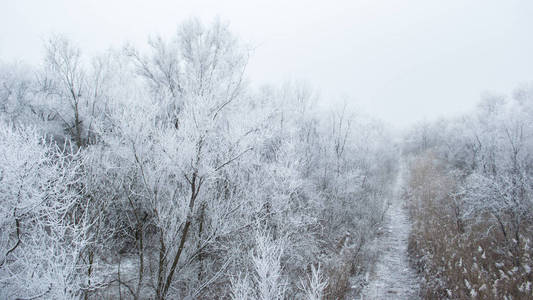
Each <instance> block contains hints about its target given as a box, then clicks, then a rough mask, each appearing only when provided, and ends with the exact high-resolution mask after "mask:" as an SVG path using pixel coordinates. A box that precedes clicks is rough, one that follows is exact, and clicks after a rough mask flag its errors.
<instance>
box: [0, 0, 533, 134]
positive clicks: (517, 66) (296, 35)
mask: <svg viewBox="0 0 533 300" xmlns="http://www.w3.org/2000/svg"><path fill="white" fill-rule="evenodd" d="M532 15H533V2H531V1H521V0H510V1H481V0H475V1H460V0H452V1H422V0H412V1H383V0H379V1H335V2H326V1H290V2H287V1H278V0H274V1H205V0H202V1H138V0H133V1H124V0H120V1H112V2H109V1H101V0H98V1H75V2H73V1H66V0H65V1H59V0H53V1H27V0H21V1H6V2H5V3H3V5H2V9H1V10H0V60H2V61H3V62H11V61H13V60H17V61H22V62H25V63H28V64H35V63H40V62H41V61H42V55H43V52H44V51H43V46H42V45H43V43H44V41H45V40H46V39H47V38H48V37H49V36H50V34H53V33H58V34H62V35H65V36H66V37H68V38H70V39H72V40H73V41H75V42H76V43H78V44H79V46H80V48H81V49H83V52H84V55H87V56H91V55H93V54H95V53H99V52H103V51H105V50H106V49H107V48H108V47H110V46H112V47H114V48H117V49H118V48H120V47H122V45H123V44H124V43H125V42H130V43H132V44H134V45H136V46H143V45H146V40H147V39H148V37H149V36H150V35H155V34H161V35H162V36H163V37H167V38H168V37H170V36H171V35H172V34H173V33H174V32H175V30H176V27H177V24H179V23H180V22H181V21H183V20H186V19H188V18H190V17H192V16H194V17H198V18H200V19H201V20H202V21H204V22H207V23H209V22H211V21H212V20H213V18H215V17H219V18H220V19H221V20H223V21H225V22H229V24H230V28H231V30H232V31H233V32H234V33H235V34H237V35H238V36H239V37H240V38H241V39H242V40H243V41H244V42H246V43H247V44H248V46H249V47H250V49H251V50H252V51H251V57H250V61H249V64H248V68H247V74H248V76H249V77H250V78H251V79H252V82H253V83H254V84H268V83H272V84H279V83H281V82H283V81H292V80H294V81H304V82H307V83H309V85H310V86H312V87H313V88H315V89H316V90H318V91H319V92H320V95H321V101H322V102H321V103H322V105H326V106H327V105H328V104H329V103H331V102H341V101H347V102H348V103H350V104H351V105H354V106H356V107H359V108H360V109H361V110H362V111H364V112H365V113H367V114H371V115H373V116H375V117H377V118H380V119H383V120H384V121H386V122H388V123H390V124H392V125H394V126H395V127H400V128H403V127H405V126H407V125H411V124H413V123H415V122H417V121H420V120H433V119H436V118H438V117H441V116H443V117H446V116H451V115H455V114H457V113H461V112H464V111H467V110H469V109H471V108H472V107H474V106H475V103H477V101H478V100H479V98H480V95H481V94H482V93H484V92H487V91H488V92H491V91H494V92H498V93H506V94H510V93H512V90H513V88H515V87H516V86H519V85H520V84H524V83H526V82H528V81H531V80H532V79H533V74H532V73H533V72H532V70H533V58H532V56H531V53H533V38H532V35H531V28H533V18H531V16H532Z"/></svg>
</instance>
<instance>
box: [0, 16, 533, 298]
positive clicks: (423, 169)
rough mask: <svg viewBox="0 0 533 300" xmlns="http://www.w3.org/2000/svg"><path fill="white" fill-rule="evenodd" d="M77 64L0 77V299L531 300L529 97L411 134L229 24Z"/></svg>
mask: <svg viewBox="0 0 533 300" xmlns="http://www.w3.org/2000/svg"><path fill="white" fill-rule="evenodd" d="M82 50H83V49H79V48H78V46H77V45H76V43H75V42H74V41H71V40H68V39H66V38H64V37H62V36H53V37H51V38H50V39H48V40H47V41H46V42H45V45H44V49H43V51H44V54H45V55H44V57H45V59H44V61H43V62H42V64H40V65H38V66H28V65H24V64H23V63H16V64H15V63H11V64H9V63H4V64H2V65H0V299H158V300H160V299H236V300H237V299H239V300H240V299H263V300H267V299H268V300H270V299H314V300H318V299H352V298H356V299H415V298H418V297H420V298H422V299H446V298H449V299H466V298H476V299H526V298H532V297H533V288H532V286H531V282H532V281H533V278H532V277H533V274H531V266H532V265H533V262H532V260H531V259H532V258H531V239H532V238H533V236H532V233H533V210H532V208H533V206H532V193H533V182H532V178H533V155H532V149H533V109H532V108H533V87H532V86H531V85H524V86H521V87H520V88H518V89H517V90H516V91H515V92H514V93H513V94H512V95H511V96H487V97H485V98H484V99H483V100H482V101H481V103H480V104H479V106H478V108H477V109H476V110H475V111H472V112H470V113H467V114H465V115H464V116H459V117H456V118H450V119H445V120H440V121H436V122H428V123H421V124H417V125H415V126H413V128H412V129H411V130H409V131H408V132H407V133H406V134H403V135H400V134H393V133H392V132H396V131H392V130H390V128H388V127H387V126H386V125H384V124H383V123H382V122H380V121H377V120H375V119H373V118H371V117H368V116H365V115H364V114H362V113H360V112H357V111H354V110H352V109H351V108H350V106H349V105H337V106H333V107H331V108H328V109H327V110H326V109H320V108H319V107H318V105H317V102H318V101H319V99H318V96H317V93H316V92H315V91H314V90H313V89H312V87H310V86H307V85H305V84H299V83H295V82H289V83H286V84H283V85H280V86H261V87H255V85H254V86H252V85H251V84H249V78H248V77H247V75H246V72H245V71H246V66H247V63H248V60H249V59H250V49H248V48H247V47H246V45H245V44H243V43H242V42H241V41H240V40H239V39H237V38H236V36H235V35H234V34H233V33H232V32H230V31H229V29H228V26H227V25H226V24H225V23H223V22H220V21H215V22H213V23H212V24H209V25H205V24H202V23H201V22H199V21H198V20H195V19H192V20H189V21H187V22H185V23H183V24H181V25H180V26H179V28H178V30H177V31H176V33H175V34H174V35H173V37H172V38H169V39H164V38H161V37H157V36H155V37H152V38H150V39H149V41H148V44H147V45H146V47H142V48H136V47H134V46H131V45H125V46H124V47H122V48H121V49H119V50H116V49H115V50H109V51H106V52H103V53H100V54H98V55H95V56H93V57H87V56H85V55H84V54H83V52H82ZM326 101H327V99H326ZM400 162H401V163H400Z"/></svg>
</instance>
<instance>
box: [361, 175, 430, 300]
mask: <svg viewBox="0 0 533 300" xmlns="http://www.w3.org/2000/svg"><path fill="white" fill-rule="evenodd" d="M403 173H404V172H403V168H401V169H400V171H399V172H398V178H397V180H396V185H395V189H394V193H393V197H392V199H391V201H390V206H389V208H388V210H387V212H386V215H385V220H384V227H383V228H382V235H381V236H380V237H379V238H378V241H377V245H376V246H377V248H376V249H381V250H380V251H381V253H380V256H379V258H378V261H377V264H376V265H375V268H374V270H373V271H372V272H371V274H369V275H367V277H368V284H367V285H366V286H365V287H364V288H363V290H362V292H361V296H360V298H359V299H361V300H367V299H368V300H370V299H380V300H381V299H409V300H411V299H419V297H418V296H417V294H418V290H419V281H418V277H417V276H416V273H415V271H414V270H413V269H412V268H411V267H410V265H409V260H408V257H407V242H408V238H409V231H410V230H411V224H410V222H409V219H408V217H407V211H406V210H405V209H404V207H403V200H402V199H401V197H400V195H401V188H402V184H403Z"/></svg>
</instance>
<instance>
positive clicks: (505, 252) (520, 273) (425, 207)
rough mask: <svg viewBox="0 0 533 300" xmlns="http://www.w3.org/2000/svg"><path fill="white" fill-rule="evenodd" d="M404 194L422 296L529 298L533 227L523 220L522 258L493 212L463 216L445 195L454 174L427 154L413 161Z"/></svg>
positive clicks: (531, 294) (532, 290)
mask: <svg viewBox="0 0 533 300" xmlns="http://www.w3.org/2000/svg"><path fill="white" fill-rule="evenodd" d="M408 184H409V186H408V193H407V194H406V197H407V198H408V200H409V201H408V203H409V211H410V215H411V218H412V219H413V229H412V232H411V236H410V239H409V246H408V249H409V253H410V255H411V260H412V263H413V265H414V267H415V268H416V269H417V270H418V272H419V273H420V275H421V277H422V278H423V279H424V284H423V291H422V295H423V296H424V297H425V298H426V299H446V298H450V299H533V286H532V285H533V284H532V281H533V278H532V273H531V270H530V266H532V263H533V262H532V261H531V257H530V253H531V249H530V246H529V244H530V240H529V237H531V233H532V232H533V231H532V228H531V226H526V225H527V224H524V226H523V228H524V230H523V232H522V235H523V240H524V243H523V244H522V248H521V250H520V253H519V255H520V256H521V257H520V261H521V264H520V265H519V266H516V265H515V263H514V262H513V257H512V254H511V251H510V249H509V247H508V243H506V241H505V239H504V237H503V235H502V234H501V232H500V231H499V228H498V226H497V224H496V222H495V221H494V220H493V219H492V218H491V216H482V217H481V218H478V220H476V221H475V223H474V222H473V221H472V220H470V221H468V220H466V221H464V220H461V219H460V218H458V215H457V214H456V210H455V208H456V207H455V202H453V201H452V199H450V197H449V196H448V195H449V194H450V192H452V191H453V189H454V188H455V184H456V183H454V181H453V179H452V178H450V177H448V176H446V175H445V172H444V171H443V170H442V169H441V168H439V166H438V161H437V160H435V158H434V156H433V155H431V154H426V155H424V156H422V157H421V158H419V159H417V160H416V161H415V162H414V164H413V165H412V167H411V180H410V181H409V183H408Z"/></svg>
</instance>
